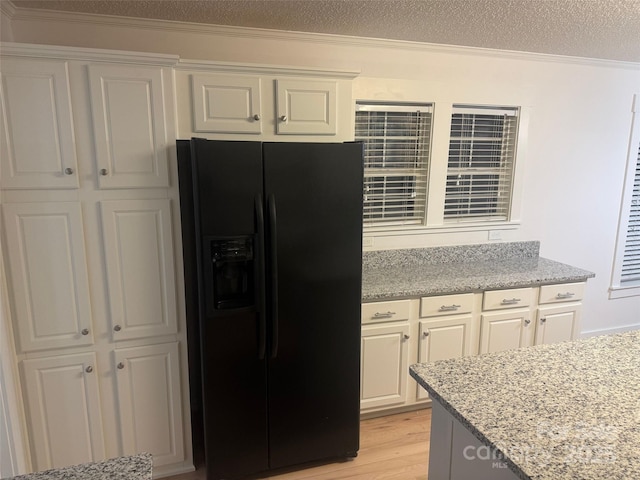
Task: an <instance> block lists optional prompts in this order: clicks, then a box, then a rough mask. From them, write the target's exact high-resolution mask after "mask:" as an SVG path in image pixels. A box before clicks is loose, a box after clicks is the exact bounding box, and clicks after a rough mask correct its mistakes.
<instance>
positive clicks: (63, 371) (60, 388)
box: [22, 353, 106, 471]
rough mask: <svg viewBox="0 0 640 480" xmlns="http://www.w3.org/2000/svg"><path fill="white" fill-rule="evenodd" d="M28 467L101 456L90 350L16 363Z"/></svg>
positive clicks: (96, 389) (97, 394)
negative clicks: (30, 458) (27, 438)
mask: <svg viewBox="0 0 640 480" xmlns="http://www.w3.org/2000/svg"><path fill="white" fill-rule="evenodd" d="M22 368H23V374H24V388H25V392H26V398H27V403H28V407H29V408H28V412H29V417H30V418H29V420H30V421H29V426H30V428H29V430H30V434H31V435H30V437H31V442H32V445H33V450H32V452H33V462H34V465H33V467H34V469H35V470H37V471H41V470H47V469H50V468H59V467H66V466H68V465H76V464H79V463H84V462H96V461H100V460H104V459H105V458H106V457H105V445H104V438H103V428H102V417H101V412H100V392H99V387H98V372H97V367H96V356H95V354H94V353H79V354H73V355H57V356H55V357H44V358H37V359H30V360H25V361H24V362H22Z"/></svg>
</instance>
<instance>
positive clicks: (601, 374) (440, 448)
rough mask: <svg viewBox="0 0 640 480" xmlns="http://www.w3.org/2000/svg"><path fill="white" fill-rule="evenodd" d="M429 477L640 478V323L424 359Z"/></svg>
mask: <svg viewBox="0 0 640 480" xmlns="http://www.w3.org/2000/svg"><path fill="white" fill-rule="evenodd" d="M410 373H411V376H412V377H413V378H415V379H416V380H417V381H418V383H419V384H420V385H421V386H422V387H424V388H425V389H426V390H427V392H428V393H429V395H430V396H431V398H432V399H433V416H432V431H431V444H430V460H429V480H442V479H447V480H472V479H473V480H484V479H486V480H512V479H535V480H561V479H562V480H565V479H566V480H602V479H607V480H610V479H611V480H614V479H615V480H618V479H619V480H630V479H639V478H640V331H634V332H627V333H621V334H616V335H605V336H601V337H594V338H589V339H583V340H577V341H574V342H566V343H559V344H552V345H540V346H536V347H529V348H523V349H519V350H512V351H505V352H499V353H494V354H487V355H481V356H478V357H465V358H460V359H453V360H444V361H440V362H434V363H430V364H416V365H412V366H411V368H410Z"/></svg>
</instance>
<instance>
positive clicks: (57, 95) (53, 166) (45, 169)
mask: <svg viewBox="0 0 640 480" xmlns="http://www.w3.org/2000/svg"><path fill="white" fill-rule="evenodd" d="M1 69H2V89H1V95H0V108H1V109H2V111H1V112H0V168H1V171H0V186H1V187H2V188H25V189H27V188H78V173H77V161H76V150H75V140H74V131H73V120H72V113H71V99H70V93H69V91H70V89H69V74H68V69H67V62H65V61H53V60H31V59H17V58H9V57H3V58H2V65H1Z"/></svg>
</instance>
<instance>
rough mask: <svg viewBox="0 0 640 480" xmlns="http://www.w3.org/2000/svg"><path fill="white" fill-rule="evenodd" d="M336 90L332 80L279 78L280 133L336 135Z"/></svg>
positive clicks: (334, 82) (278, 127)
mask: <svg viewBox="0 0 640 480" xmlns="http://www.w3.org/2000/svg"><path fill="white" fill-rule="evenodd" d="M336 90H337V82H336V81H331V80H324V81H322V80H316V81H312V80H276V95H277V104H278V112H277V117H278V118H277V120H276V124H277V129H276V130H277V133H278V134H285V135H304V134H309V135H335V134H336V130H337V120H336V119H337V108H338V104H337V96H336Z"/></svg>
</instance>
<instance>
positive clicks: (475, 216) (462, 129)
mask: <svg viewBox="0 0 640 480" xmlns="http://www.w3.org/2000/svg"><path fill="white" fill-rule="evenodd" d="M517 113H518V112H517V110H515V109H512V108H509V109H496V108H484V107H471V106H464V105H454V107H453V114H452V116H451V134H450V139H449V158H448V168H447V185H446V193H445V200H444V218H445V221H448V222H450V221H457V222H460V221H478V220H500V221H506V220H509V209H510V206H511V191H512V183H513V167H514V160H515V147H516V137H517V127H518V116H517Z"/></svg>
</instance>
